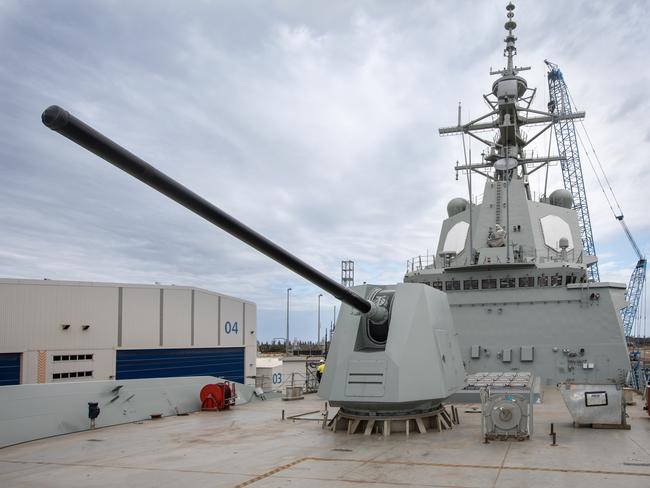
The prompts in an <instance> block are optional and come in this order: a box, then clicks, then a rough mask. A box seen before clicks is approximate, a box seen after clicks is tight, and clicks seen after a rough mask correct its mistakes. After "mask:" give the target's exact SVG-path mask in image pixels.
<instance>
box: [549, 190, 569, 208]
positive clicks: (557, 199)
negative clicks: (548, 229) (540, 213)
mask: <svg viewBox="0 0 650 488" xmlns="http://www.w3.org/2000/svg"><path fill="white" fill-rule="evenodd" d="M548 201H549V203H550V204H551V205H555V206H556V207H564V208H572V207H573V195H571V192H570V191H568V190H564V189H559V190H555V191H554V192H553V193H551V195H550V196H549V198H548Z"/></svg>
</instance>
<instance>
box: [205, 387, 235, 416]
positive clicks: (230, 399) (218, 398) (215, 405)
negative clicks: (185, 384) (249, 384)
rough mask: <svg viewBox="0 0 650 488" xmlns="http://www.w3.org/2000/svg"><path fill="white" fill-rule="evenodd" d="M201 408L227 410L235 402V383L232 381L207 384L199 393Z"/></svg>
mask: <svg viewBox="0 0 650 488" xmlns="http://www.w3.org/2000/svg"><path fill="white" fill-rule="evenodd" d="M199 398H200V399H201V410H225V409H227V408H230V406H231V405H234V404H235V384H234V383H231V382H230V381H226V382H224V383H216V384H209V385H205V386H204V387H203V388H201V393H199Z"/></svg>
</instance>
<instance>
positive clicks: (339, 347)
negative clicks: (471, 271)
mask: <svg viewBox="0 0 650 488" xmlns="http://www.w3.org/2000/svg"><path fill="white" fill-rule="evenodd" d="M42 120H43V123H44V124H45V125H46V126H47V127H49V128H50V129H52V130H54V131H56V132H58V133H59V134H61V135H63V136H65V137H67V138H68V139H70V140H71V141H73V142H75V143H77V144H78V145H80V146H82V147H83V148H85V149H87V150H88V151H90V152H92V153H94V154H95V155H97V156H99V157H100V158H102V159H105V160H106V161H108V162H109V163H111V164H113V165H114V166H117V167H118V168H120V169H121V170H123V171H125V172H126V173H129V174H130V175H131V176H133V177H134V178H137V179H138V180H140V181H142V182H143V183H145V184H147V185H149V186H150V187H152V188H153V189H155V190H157V191H159V192H160V193H162V194H163V195H165V196H167V197H169V198H171V199H172V200H174V201H175V202H177V203H179V204H181V205H183V206H184V207H186V208H187V209H189V210H191V211H192V212H194V213H195V214H197V215H199V216H201V217H203V218H204V219H205V220H207V221H208V222H211V223H212V224H214V225H216V226H217V227H219V228H221V229H223V230H225V231H226V232H228V233H229V234H231V235H232V236H234V237H236V238H238V239H239V240H241V241H243V242H245V243H246V244H248V245H249V246H251V247H253V248H254V249H256V250H258V251H259V252H261V253H263V254H265V255H266V256H268V257H270V258H271V259H273V260H275V261H277V262H278V263H280V264H282V265H284V266H285V267H287V268H288V269H290V270H292V271H294V272H295V273H297V274H298V275H300V276H302V277H303V278H305V279H306V280H308V281H310V282H311V283H313V284H314V285H316V286H318V287H320V288H321V289H323V290H325V291H326V292H328V293H330V294H332V295H333V296H334V297H336V298H338V299H339V300H341V301H342V302H343V304H344V305H343V306H342V307H341V310H340V313H339V316H338V319H337V322H336V334H335V336H334V340H333V343H332V347H331V349H330V353H329V357H328V360H327V367H326V370H325V375H324V377H323V382H322V386H321V388H320V390H319V394H320V396H321V397H322V398H324V399H327V400H329V401H330V403H331V404H332V405H334V406H340V407H342V408H347V409H348V410H350V411H352V412H354V413H360V414H364V413H365V414H373V413H374V412H383V413H384V414H396V415H399V414H403V413H405V412H414V411H415V412H427V411H433V410H435V409H437V408H438V407H439V405H440V403H441V401H442V400H443V399H445V398H446V397H448V396H449V395H451V394H452V393H454V392H455V391H457V390H459V389H460V388H462V386H463V382H464V376H465V371H464V368H463V364H462V360H461V355H460V349H459V346H458V340H457V334H456V332H455V330H454V326H453V322H452V318H451V312H450V309H449V304H448V302H447V297H446V295H445V294H444V293H442V292H440V291H438V290H435V289H433V288H431V287H430V286H427V285H424V284H421V283H398V284H394V285H390V286H383V285H364V286H358V287H355V288H352V289H349V288H345V287H344V286H342V285H340V284H339V283H337V282H336V281H334V280H332V279H331V278H329V277H327V276H325V275H324V274H323V273H321V272H320V271H318V270H316V269H314V268H313V267H311V266H310V265H309V264H307V263H305V262H304V261H302V260H301V259H299V258H297V257H296V256H294V255H293V254H291V253H289V252H287V251H286V250H285V249H283V248H281V247H280V246H278V245H277V244H275V243H273V242H272V241H270V240H269V239H267V238H266V237H264V236H262V235H261V234H259V233H257V232H256V231H255V230H253V229H251V228H250V227H248V226H246V225H244V224H243V223H242V222H240V221H238V220H237V219H235V218H233V217H232V216H230V215H228V214H227V213H226V212H224V211H223V210H221V209H220V208H218V207H217V206H215V205H213V204H212V203H210V202H208V201H207V200H205V199H204V198H202V197H201V196H199V195H197V194H196V193H194V192H192V191H191V190H189V189H188V188H186V187H184V186H183V185H181V184H180V183H178V182H177V181H175V180H173V179H172V178H170V177H169V176H167V175H166V174H164V173H162V172H161V171H159V170H158V169H156V168H155V167H153V166H152V165H150V164H149V163H147V162H146V161H144V160H143V159H140V158H139V157H138V156H136V155H134V154H132V153H131V152H129V151H127V150H126V149H125V148H123V147H121V146H119V145H118V144H116V143H115V142H113V141H112V140H111V139H109V138H108V137H106V136H104V135H103V134H101V133H100V132H98V131H96V130H95V129H93V128H92V127H90V126H89V125H87V124H86V123H84V122H82V121H81V120H79V119H78V118H76V117H75V116H73V115H71V114H70V113H69V112H67V111H66V110H64V109H62V108H61V107H58V106H52V107H49V108H48V109H46V110H45V111H44V112H43V115H42Z"/></svg>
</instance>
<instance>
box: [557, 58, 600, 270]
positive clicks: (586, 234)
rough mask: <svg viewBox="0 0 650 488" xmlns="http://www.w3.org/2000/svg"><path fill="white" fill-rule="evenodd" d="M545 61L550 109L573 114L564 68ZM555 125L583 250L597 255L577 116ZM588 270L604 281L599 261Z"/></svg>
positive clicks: (566, 184) (565, 186) (567, 188)
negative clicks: (579, 149)
mask: <svg viewBox="0 0 650 488" xmlns="http://www.w3.org/2000/svg"><path fill="white" fill-rule="evenodd" d="M544 62H545V63H546V65H547V66H548V73H547V78H548V91H549V95H550V101H549V104H548V105H549V107H548V108H549V112H552V113H556V114H559V115H567V114H572V113H573V112H574V111H575V110H574V108H575V107H573V105H572V104H571V99H570V97H569V90H568V89H567V86H566V83H565V81H564V76H562V72H561V71H560V68H559V67H558V65H557V64H554V63H551V62H550V61H548V60H544ZM554 126H555V139H556V140H557V148H558V152H559V153H560V155H563V156H564V157H565V158H566V160H564V161H562V162H561V165H562V178H563V179H564V188H565V189H566V190H568V191H570V192H571V194H572V195H573V208H574V209H575V211H576V212H577V214H578V225H579V226H580V237H581V238H582V249H583V253H584V254H587V255H590V256H595V255H596V247H595V245H594V236H593V233H592V231H591V218H590V217H589V206H588V205H587V193H586V192H585V183H584V180H583V179H582V166H581V165H580V153H579V151H578V140H577V138H576V128H575V123H574V122H573V119H563V120H558V121H557V122H556V123H555V124H554ZM587 273H588V276H589V281H600V274H599V273H598V263H597V262H595V263H593V264H592V265H591V266H589V267H588V268H587Z"/></svg>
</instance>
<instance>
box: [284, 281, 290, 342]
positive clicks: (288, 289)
mask: <svg viewBox="0 0 650 488" xmlns="http://www.w3.org/2000/svg"><path fill="white" fill-rule="evenodd" d="M290 291H291V288H287V340H286V341H284V349H285V352H286V353H287V354H289V292H290Z"/></svg>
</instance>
